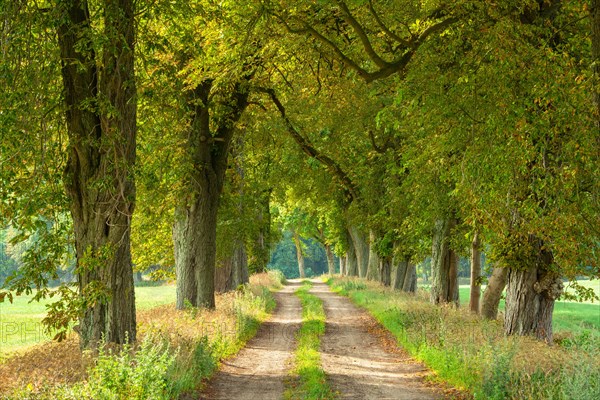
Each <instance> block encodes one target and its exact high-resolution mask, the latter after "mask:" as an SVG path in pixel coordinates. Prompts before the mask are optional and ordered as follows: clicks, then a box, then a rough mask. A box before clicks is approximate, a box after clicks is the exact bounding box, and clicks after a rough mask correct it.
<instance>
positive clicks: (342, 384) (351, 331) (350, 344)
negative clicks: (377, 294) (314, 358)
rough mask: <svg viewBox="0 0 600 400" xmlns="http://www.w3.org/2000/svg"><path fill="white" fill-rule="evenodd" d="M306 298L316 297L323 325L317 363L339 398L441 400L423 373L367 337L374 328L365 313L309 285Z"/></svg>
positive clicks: (316, 285)
mask: <svg viewBox="0 0 600 400" xmlns="http://www.w3.org/2000/svg"><path fill="white" fill-rule="evenodd" d="M311 293H312V294H314V295H316V296H318V297H319V298H321V300H322V301H323V307H324V308H325V314H326V316H327V322H326V327H325V335H324V336H323V337H322V338H321V364H322V367H323V370H324V371H325V373H326V374H327V377H328V379H329V381H330V384H331V386H332V388H333V390H334V391H336V392H337V393H338V396H339V398H340V399H377V400H384V399H410V400H429V399H441V398H443V397H444V396H443V395H442V394H441V393H440V392H439V391H438V390H436V389H435V388H433V387H431V386H428V385H427V384H426V383H425V382H424V379H423V376H424V375H425V374H426V373H427V369H426V368H425V367H424V366H423V365H422V364H420V363H417V362H415V361H414V360H412V359H410V358H409V357H403V356H402V355H401V354H396V353H395V352H394V353H392V352H390V351H388V350H386V348H385V347H384V345H383V342H382V339H381V338H380V337H378V336H376V335H374V334H373V333H371V332H369V329H368V328H369V327H371V326H375V325H376V324H377V323H376V321H374V319H373V317H371V316H370V315H369V314H368V313H367V312H366V311H364V310H362V309H360V308H358V307H357V306H355V305H354V304H352V302H351V301H350V300H349V299H348V298H346V297H343V296H339V295H337V294H335V293H332V292H331V291H330V290H329V287H328V286H327V285H326V284H324V283H323V282H320V281H318V280H313V288H312V289H311Z"/></svg>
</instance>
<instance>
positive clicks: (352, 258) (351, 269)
mask: <svg viewBox="0 0 600 400" xmlns="http://www.w3.org/2000/svg"><path fill="white" fill-rule="evenodd" d="M347 240H348V252H347V254H348V259H347V260H346V270H347V275H348V276H358V258H357V257H356V249H355V248H354V241H353V240H352V235H351V234H350V231H348V238H347Z"/></svg>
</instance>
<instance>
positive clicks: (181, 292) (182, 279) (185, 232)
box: [173, 207, 198, 310]
mask: <svg viewBox="0 0 600 400" xmlns="http://www.w3.org/2000/svg"><path fill="white" fill-rule="evenodd" d="M189 212H191V210H189V209H186V208H185V207H177V208H176V209H175V223H174V224H173V245H174V252H175V254H174V255H175V276H176V277H177V289H176V292H177V299H176V302H175V307H176V308H177V309H178V310H183V309H185V308H186V307H188V306H189V307H197V306H198V289H197V288H196V273H195V272H194V268H195V267H196V263H195V261H194V260H193V257H194V255H195V254H196V253H198V250H196V246H197V241H196V240H195V239H196V238H195V236H194V235H193V234H192V233H193V232H190V226H189V221H191V220H192V219H193V218H192V217H191V216H190V215H188V213H189Z"/></svg>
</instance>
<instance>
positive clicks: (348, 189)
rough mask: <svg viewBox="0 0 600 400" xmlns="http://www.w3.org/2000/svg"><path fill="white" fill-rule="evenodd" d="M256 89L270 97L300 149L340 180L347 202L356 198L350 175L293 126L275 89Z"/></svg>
mask: <svg viewBox="0 0 600 400" xmlns="http://www.w3.org/2000/svg"><path fill="white" fill-rule="evenodd" d="M257 91H259V92H261V93H266V94H267V95H268V96H269V97H270V98H271V101H272V102H273V104H274V105H275V107H276V108H277V110H278V111H279V114H280V115H281V118H282V119H283V121H284V123H285V127H286V129H287V132H288V133H289V135H290V136H291V137H292V139H294V141H295V142H296V143H297V144H298V145H299V146H300V148H301V149H302V151H303V152H304V153H305V154H307V155H308V156H309V157H312V158H314V159H315V160H317V161H319V162H320V163H321V164H323V165H324V166H325V168H326V169H327V170H328V171H329V172H330V173H331V174H332V175H333V176H334V177H335V178H337V179H338V180H339V181H340V183H341V185H342V187H343V189H344V194H345V196H346V199H347V200H348V202H352V201H353V200H355V199H357V198H358V191H357V189H356V186H355V185H354V182H352V180H351V179H350V177H349V176H348V175H347V174H346V173H345V172H344V170H343V169H342V168H341V167H340V166H339V164H338V163H336V162H335V161H334V160H333V159H332V158H330V157H328V156H327V155H325V154H323V153H321V152H319V151H318V150H317V149H316V148H315V147H314V146H313V144H312V143H311V142H310V141H309V140H308V139H307V138H305V137H304V136H302V135H301V134H300V132H298V130H297V129H296V127H294V124H292V121H290V119H289V117H288V116H287V113H286V110H285V107H284V106H283V104H282V103H281V101H280V100H279V98H278V97H277V94H276V93H275V90H273V89H269V88H257Z"/></svg>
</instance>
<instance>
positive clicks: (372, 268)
mask: <svg viewBox="0 0 600 400" xmlns="http://www.w3.org/2000/svg"><path fill="white" fill-rule="evenodd" d="M376 240H377V237H376V235H375V232H374V231H373V230H370V231H369V261H368V262H367V275H366V278H367V279H369V280H372V281H379V280H381V278H382V275H381V273H380V271H379V266H380V264H379V261H380V260H379V256H378V255H377V252H376V248H375V241H376ZM388 264H389V265H390V268H391V262H390V263H388ZM388 286H389V284H388Z"/></svg>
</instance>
